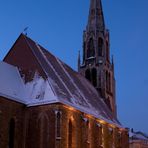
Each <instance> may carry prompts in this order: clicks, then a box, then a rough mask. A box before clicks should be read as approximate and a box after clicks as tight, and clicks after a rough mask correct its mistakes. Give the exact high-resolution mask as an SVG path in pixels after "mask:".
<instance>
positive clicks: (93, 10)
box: [87, 0, 105, 31]
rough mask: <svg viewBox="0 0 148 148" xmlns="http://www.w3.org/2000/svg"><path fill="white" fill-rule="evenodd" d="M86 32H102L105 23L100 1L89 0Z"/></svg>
mask: <svg viewBox="0 0 148 148" xmlns="http://www.w3.org/2000/svg"><path fill="white" fill-rule="evenodd" d="M87 30H89V31H90V30H96V31H104V30H105V21H104V16H103V9H102V2H101V0H91V1H90V9H89V17H88V25H87Z"/></svg>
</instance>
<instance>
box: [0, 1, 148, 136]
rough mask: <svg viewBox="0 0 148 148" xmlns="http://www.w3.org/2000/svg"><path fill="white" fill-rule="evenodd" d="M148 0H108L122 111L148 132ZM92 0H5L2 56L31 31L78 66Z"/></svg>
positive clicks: (0, 16)
mask: <svg viewBox="0 0 148 148" xmlns="http://www.w3.org/2000/svg"><path fill="white" fill-rule="evenodd" d="M147 6H148V1H147V0H103V7H104V15H105V21H106V26H107V28H108V29H109V30H110V37H111V52H112V54H114V57H115V74H116V81H117V84H116V85H117V105H118V116H119V119H120V121H121V122H122V124H123V125H124V126H126V127H133V128H135V129H136V130H142V131H144V132H147V133H148V126H147V125H148V44H147V43H148V27H147V26H148V15H147V14H148V9H147ZM88 8H89V0H59V1H55V0H25V1H23V0H5V1H1V2H0V60H2V59H3V57H4V56H5V55H6V53H7V52H8V51H9V49H10V48H11V46H12V44H13V43H14V42H15V40H16V39H17V37H18V36H19V34H20V33H21V32H22V31H23V29H24V28H25V27H27V26H28V27H29V30H28V36H29V37H31V38H32V39H34V40H35V41H37V42H39V43H40V44H41V45H43V46H44V47H46V48H47V49H48V50H49V51H50V52H52V53H53V54H55V55H56V56H58V57H59V58H60V59H62V60H63V61H64V62H66V63H67V64H68V65H70V66H71V67H72V68H74V69H77V54H78V50H82V33H83V30H84V28H85V26H86V23H87V16H88Z"/></svg>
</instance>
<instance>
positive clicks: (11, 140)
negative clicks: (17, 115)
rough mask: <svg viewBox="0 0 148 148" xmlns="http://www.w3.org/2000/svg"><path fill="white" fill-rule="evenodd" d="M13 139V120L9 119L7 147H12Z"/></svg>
mask: <svg viewBox="0 0 148 148" xmlns="http://www.w3.org/2000/svg"><path fill="white" fill-rule="evenodd" d="M14 139H15V120H14V119H11V120H10V123H9V148H14Z"/></svg>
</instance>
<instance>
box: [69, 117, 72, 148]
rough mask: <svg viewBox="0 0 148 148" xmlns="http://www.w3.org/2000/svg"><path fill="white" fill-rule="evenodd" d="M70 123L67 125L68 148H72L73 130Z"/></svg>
mask: <svg viewBox="0 0 148 148" xmlns="http://www.w3.org/2000/svg"><path fill="white" fill-rule="evenodd" d="M72 128H73V127H72V121H71V120H69V124H68V148H72V142H73V141H72V140H73V138H72V135H73V129H72Z"/></svg>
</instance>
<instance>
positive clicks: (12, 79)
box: [0, 62, 56, 105]
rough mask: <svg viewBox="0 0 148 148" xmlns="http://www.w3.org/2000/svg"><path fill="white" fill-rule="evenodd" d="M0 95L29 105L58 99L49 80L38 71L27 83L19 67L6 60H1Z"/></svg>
mask: <svg viewBox="0 0 148 148" xmlns="http://www.w3.org/2000/svg"><path fill="white" fill-rule="evenodd" d="M0 95H1V96H3V97H7V98H9V99H12V100H14V101H18V102H21V103H24V104H27V105H30V104H34V105H35V104H39V103H42V104H44V103H45V102H46V103H47V102H55V101H56V96H55V95H54V93H53V91H52V90H51V87H50V85H49V84H48V81H45V80H44V79H43V78H42V77H40V76H39V75H38V74H37V73H36V74H35V76H34V79H33V80H32V81H31V82H28V83H26V84H25V83H24V81H23V79H22V78H21V76H20V74H19V71H18V68H17V67H14V66H12V65H9V64H7V63H4V62H0Z"/></svg>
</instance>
